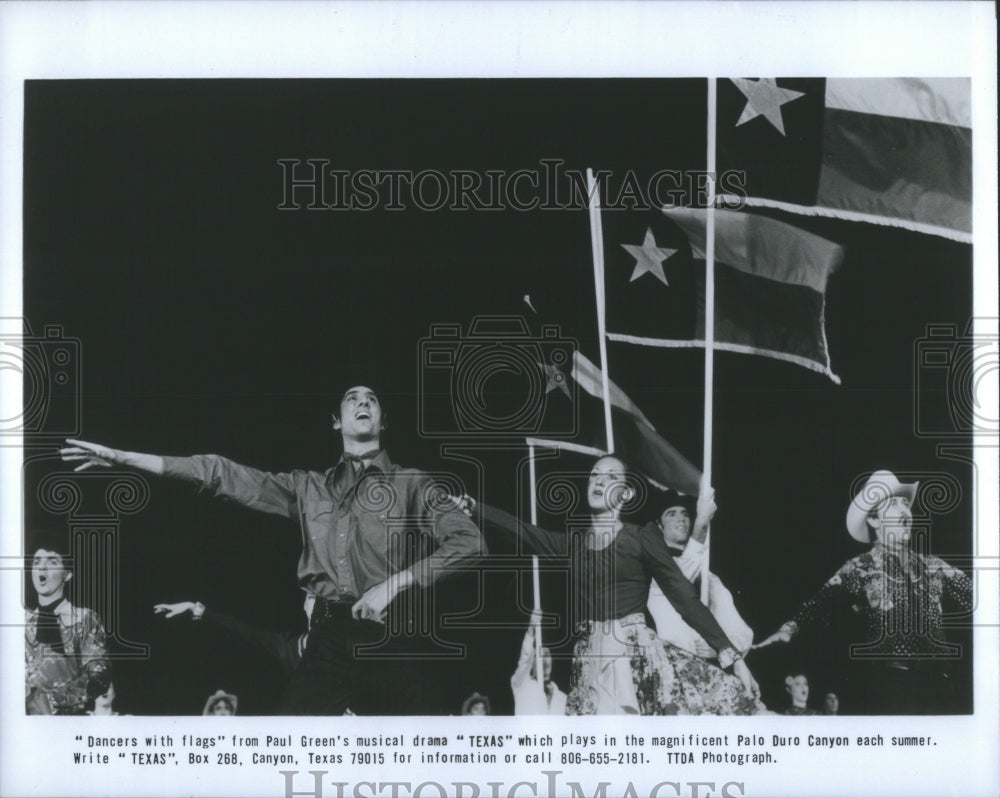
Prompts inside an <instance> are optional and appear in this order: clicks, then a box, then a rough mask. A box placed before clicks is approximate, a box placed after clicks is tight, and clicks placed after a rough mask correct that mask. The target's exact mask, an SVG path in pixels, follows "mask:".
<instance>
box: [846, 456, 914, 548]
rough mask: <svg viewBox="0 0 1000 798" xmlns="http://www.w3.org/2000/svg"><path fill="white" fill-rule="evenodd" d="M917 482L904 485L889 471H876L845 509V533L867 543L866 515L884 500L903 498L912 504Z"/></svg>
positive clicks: (868, 538)
mask: <svg viewBox="0 0 1000 798" xmlns="http://www.w3.org/2000/svg"><path fill="white" fill-rule="evenodd" d="M919 485H920V483H919V482H912V483H910V484H906V485H904V484H903V483H902V482H900V481H899V480H898V479H896V475H895V474H893V473H892V472H891V471H876V472H875V473H874V474H872V475H871V476H870V477H868V481H867V482H866V483H865V484H864V487H863V488H861V492H860V493H858V495H857V496H855V497H854V500H853V501H852V502H851V504H850V506H849V507H848V508H847V531H848V532H850V533H851V537H852V538H854V539H855V540H857V541H860V542H861V543H868V542H869V540H870V539H871V538H870V537H869V534H868V515H869V513H871V511H872V510H874V509H875V508H876V507H878V506H879V505H880V504H881V503H882V502H884V501H885V500H886V499H889V498H892V497H893V496H904V497H906V498H907V499H909V500H910V503H911V504H912V503H913V497H914V496H915V495H916V494H917V487H918V486H919Z"/></svg>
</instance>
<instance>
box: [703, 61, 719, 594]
mask: <svg viewBox="0 0 1000 798" xmlns="http://www.w3.org/2000/svg"><path fill="white" fill-rule="evenodd" d="M715 95H716V82H715V78H714V77H710V78H709V79H708V142H707V144H708V152H707V156H708V157H707V159H706V160H707V164H706V170H707V171H708V209H707V213H706V214H705V440H704V447H703V458H702V462H703V463H704V468H703V469H702V475H701V493H702V495H704V494H705V493H707V492H708V491H709V490H710V489H711V487H712V392H713V388H714V382H715V380H714V377H715V129H716V110H717V101H716V96H715ZM709 534H710V533H706V536H705V553H704V556H703V557H702V561H701V601H702V603H703V604H705V605H707V604H708V580H709V573H708V560H709V551H710V538H709Z"/></svg>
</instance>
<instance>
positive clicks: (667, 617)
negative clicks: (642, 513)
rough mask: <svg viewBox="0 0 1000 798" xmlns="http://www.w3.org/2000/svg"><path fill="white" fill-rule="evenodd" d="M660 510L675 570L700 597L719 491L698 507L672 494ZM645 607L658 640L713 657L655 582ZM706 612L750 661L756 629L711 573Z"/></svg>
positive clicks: (664, 498)
mask: <svg viewBox="0 0 1000 798" xmlns="http://www.w3.org/2000/svg"><path fill="white" fill-rule="evenodd" d="M657 504H658V505H659V506H660V507H661V508H662V510H661V512H660V516H659V519H658V522H657V525H658V528H659V531H660V533H661V534H662V535H663V540H664V542H665V543H666V544H667V548H668V549H670V553H671V554H672V555H673V557H674V561H675V562H676V563H677V567H678V568H680V570H681V572H682V573H683V574H684V575H685V576H686V577H687V578H688V579H690V580H691V582H692V583H693V584H694V586H695V590H696V591H698V592H699V594H700V588H701V560H702V556H703V552H704V545H703V544H704V542H705V536H706V535H707V533H708V525H709V524H710V523H711V521H712V518H713V517H714V516H715V511H716V505H715V491H709V492H708V493H706V494H705V495H704V496H702V497H700V498H699V499H698V500H697V504H696V500H695V499H694V497H691V496H682V495H681V494H679V493H678V492H677V491H674V490H670V491H667V492H666V493H665V494H664V495H663V496H662V497H661V498H660V499H659V500H658V501H657ZM692 519H694V523H692ZM646 607H647V609H648V610H649V614H650V615H651V616H652V618H653V625H654V626H655V627H656V634H657V635H658V636H659V637H661V638H662V639H663V640H666V641H667V642H668V643H672V644H673V645H675V646H677V647H678V648H683V649H684V650H685V651H688V652H690V653H692V654H697V655H698V656H699V657H705V658H707V659H713V658H714V657H715V650H714V649H713V648H712V647H711V646H710V645H708V643H706V642H705V640H704V638H702V637H701V635H699V634H698V633H697V632H695V631H694V629H692V628H691V627H690V626H689V625H688V624H687V623H685V622H684V619H683V618H681V616H680V614H679V613H678V612H677V610H675V609H674V607H673V605H672V604H671V603H670V602H669V601H668V600H667V598H666V596H664V595H663V591H662V590H660V587H659V585H657V584H656V582H655V581H654V582H653V583H652V584H651V585H650V586H649V601H648V602H647V604H646ZM708 609H709V611H710V612H711V613H712V615H713V617H714V618H715V620H717V621H718V622H719V626H721V627H722V631H724V632H725V633H726V636H727V637H728V638H729V639H730V640H731V641H732V643H733V645H734V646H735V647H736V650H737V651H739V652H740V654H742V655H744V656H746V653H747V652H748V651H749V650H750V646H751V645H752V644H753V629H751V628H750V627H749V626H748V625H747V623H746V621H744V620H743V618H742V617H741V616H740V614H739V612H738V611H737V610H736V605H735V604H734V603H733V595H732V593H730V592H729V590H728V589H727V588H726V586H725V585H724V584H723V583H722V580H721V579H719V577H717V576H716V575H715V574H713V573H709V583H708Z"/></svg>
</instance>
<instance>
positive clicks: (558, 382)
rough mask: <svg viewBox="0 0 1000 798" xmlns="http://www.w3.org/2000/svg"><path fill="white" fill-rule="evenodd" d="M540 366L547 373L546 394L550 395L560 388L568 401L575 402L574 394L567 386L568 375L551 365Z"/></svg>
mask: <svg viewBox="0 0 1000 798" xmlns="http://www.w3.org/2000/svg"><path fill="white" fill-rule="evenodd" d="M538 365H540V366H541V367H542V371H544V372H545V393H546V394H548V393H550V392H552V391H554V390H555V389H556V388H558V389H559V390H561V391H562V392H563V393H564V394H566V398H567V399H569V400H570V401H573V394H571V393H570V392H569V386H568V385H567V384H566V375H565V374H563V373H562V372H561V371H560V370H559V369H558V368H556V367H555V366H553V365H552V364H551V363H539V364H538Z"/></svg>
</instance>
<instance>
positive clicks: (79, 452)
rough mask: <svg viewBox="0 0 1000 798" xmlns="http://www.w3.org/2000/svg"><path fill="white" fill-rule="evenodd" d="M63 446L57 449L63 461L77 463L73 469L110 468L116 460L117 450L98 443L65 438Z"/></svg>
mask: <svg viewBox="0 0 1000 798" xmlns="http://www.w3.org/2000/svg"><path fill="white" fill-rule="evenodd" d="M66 443H67V444H69V445H68V446H64V447H63V448H62V449H60V450H59V454H60V456H61V457H62V459H63V462H64V463H79V465H78V466H77V467H76V468H74V469H73V470H74V471H86V470H87V469H88V468H94V467H100V468H111V466H113V465H114V464H115V463H116V462H117V460H116V455H117V454H118V452H117V451H115V450H114V449H110V448H108V447H107V446H101V444H99V443H88V442H87V441H78V440H74V439H73V438H67V439H66Z"/></svg>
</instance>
